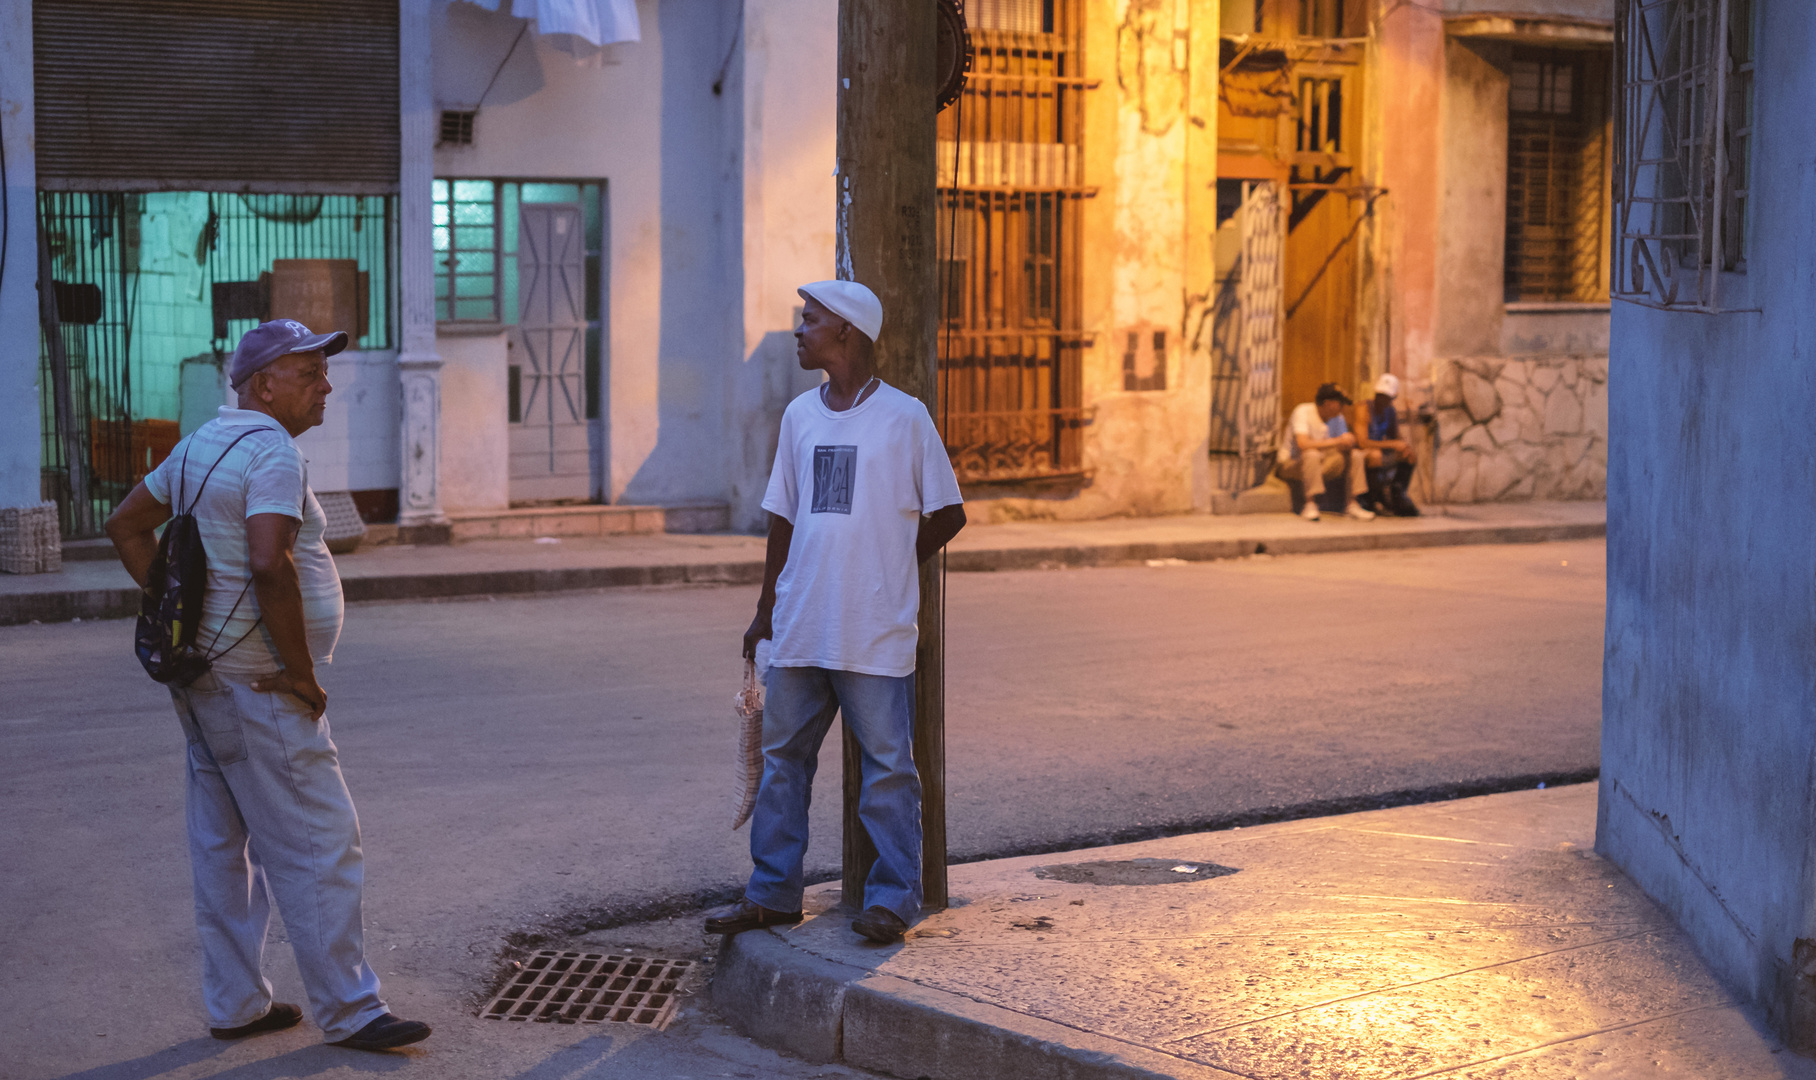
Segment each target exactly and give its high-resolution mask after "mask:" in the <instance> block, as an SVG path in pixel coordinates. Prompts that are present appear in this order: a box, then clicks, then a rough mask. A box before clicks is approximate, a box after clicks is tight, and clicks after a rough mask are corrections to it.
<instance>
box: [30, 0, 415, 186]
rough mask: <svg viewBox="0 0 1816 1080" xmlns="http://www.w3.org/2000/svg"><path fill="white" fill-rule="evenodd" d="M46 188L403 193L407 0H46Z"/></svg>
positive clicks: (42, 180)
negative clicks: (400, 62)
mask: <svg viewBox="0 0 1816 1080" xmlns="http://www.w3.org/2000/svg"><path fill="white" fill-rule="evenodd" d="M32 9H33V10H32V27H33V33H34V35H35V40H34V50H35V54H36V59H37V64H36V72H35V74H36V83H37V90H36V94H37V119H38V140H37V141H38V145H37V165H38V185H39V187H42V188H46V189H50V190H75V191H157V190H165V191H169V190H209V191H267V192H286V191H290V192H295V191H308V192H320V193H324V194H335V193H346V194H384V193H389V192H394V191H396V190H397V173H398V66H397V19H398V5H397V2H396V0H389V2H386V0H35V2H34V3H33V4H32Z"/></svg>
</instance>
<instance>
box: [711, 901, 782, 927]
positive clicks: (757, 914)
mask: <svg viewBox="0 0 1816 1080" xmlns="http://www.w3.org/2000/svg"><path fill="white" fill-rule="evenodd" d="M800 921H801V913H800V912H798V911H771V910H769V909H768V908H766V907H764V906H763V905H761V904H756V903H752V902H751V901H749V900H740V901H738V902H737V903H735V904H727V905H725V906H724V907H722V908H714V909H713V910H711V911H709V912H707V913H706V932H707V933H709V934H742V933H743V932H744V931H746V930H761V929H762V928H763V927H765V926H788V925H790V924H792V923H798V922H800Z"/></svg>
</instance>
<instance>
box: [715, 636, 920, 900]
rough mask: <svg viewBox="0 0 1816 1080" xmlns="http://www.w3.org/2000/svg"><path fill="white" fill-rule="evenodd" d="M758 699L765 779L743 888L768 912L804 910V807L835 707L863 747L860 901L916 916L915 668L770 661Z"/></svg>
mask: <svg viewBox="0 0 1816 1080" xmlns="http://www.w3.org/2000/svg"><path fill="white" fill-rule="evenodd" d="M765 687H766V690H767V696H766V697H765V699H764V703H763V786H762V787H761V788H759V789H758V791H757V807H756V810H755V812H754V813H753V814H752V816H751V822H750V858H751V861H752V862H753V863H755V864H756V865H755V868H754V869H753V870H752V871H751V875H750V885H749V886H748V887H746V888H745V890H744V895H745V896H746V897H747V898H748V899H750V900H751V901H752V902H754V903H758V904H761V905H763V906H764V907H766V908H769V909H771V910H772V911H799V910H801V893H802V883H801V863H802V861H803V860H804V859H805V858H806V856H807V808H808V805H809V804H810V803H811V802H812V801H813V774H814V770H815V769H816V768H817V767H818V764H819V752H820V744H821V743H822V742H824V741H825V739H826V732H827V730H828V729H829V728H830V727H831V726H832V718H833V715H834V714H835V713H842V714H843V716H844V721H845V725H846V726H847V727H848V728H849V729H850V730H851V733H852V734H853V735H855V736H856V737H857V741H858V746H859V748H860V749H861V750H862V751H863V755H862V757H863V786H862V788H861V790H860V793H859V795H858V817H859V818H860V819H861V820H862V821H863V822H864V829H865V831H866V832H868V833H869V834H870V839H871V842H872V843H873V844H875V845H876V851H877V859H876V864H875V865H874V866H872V867H871V869H870V877H869V878H868V879H867V880H866V881H865V883H864V905H863V906H864V907H867V908H868V907H885V908H888V909H889V910H890V911H893V912H895V913H896V914H897V915H900V916H901V917H902V919H903V920H904V921H906V922H913V921H914V920H915V919H916V918H917V917H919V915H920V911H921V778H920V774H919V773H917V772H916V771H915V769H914V676H913V675H904V676H902V677H901V678H890V677H888V676H884V675H860V674H858V673H857V672H855V671H832V670H828V669H826V668H815V667H772V668H770V669H769V676H768V678H767V680H766V681H765Z"/></svg>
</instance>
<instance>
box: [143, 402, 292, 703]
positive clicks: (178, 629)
mask: <svg viewBox="0 0 1816 1080" xmlns="http://www.w3.org/2000/svg"><path fill="white" fill-rule="evenodd" d="M263 430H264V429H263V428H253V429H252V430H251V431H245V432H241V433H240V435H239V437H238V438H236V439H234V440H233V441H232V442H230V443H228V444H227V449H225V450H223V451H221V456H220V457H218V458H216V459H215V461H214V464H213V465H210V466H209V467H208V474H207V475H206V476H204V477H202V484H201V486H200V487H198V488H197V489H196V493H195V498H193V499H190V500H189V501H188V505H184V494H186V492H187V486H188V485H187V480H188V468H189V449H188V448H187V447H185V448H184V450H183V468H182V469H180V470H178V477H179V484H180V485H181V486H180V487H179V494H178V495H177V498H176V499H175V501H174V508H175V509H176V513H175V514H174V515H173V516H172V517H171V519H170V521H169V522H168V523H167V524H166V525H165V526H164V535H163V537H162V538H161V539H160V540H159V541H158V553H157V554H156V555H155V556H153V557H152V560H151V570H150V572H149V573H147V574H146V575H145V595H144V597H143V599H141V600H140V601H139V627H138V630H137V632H136V633H134V635H133V646H134V649H135V651H137V652H138V654H139V663H141V664H143V665H145V671H146V673H147V674H149V675H150V676H151V677H152V678H154V679H156V680H157V681H159V682H161V683H169V684H171V685H173V686H188V685H189V684H190V683H192V682H195V681H196V680H197V679H199V678H201V677H202V676H203V675H206V674H208V671H209V669H210V668H211V667H213V666H214V662H215V661H216V660H219V659H220V658H221V657H222V656H224V655H226V654H227V653H229V652H231V651H233V649H234V648H235V647H236V646H238V645H239V643H240V642H241V641H245V640H246V638H247V637H249V636H250V635H251V634H252V631H253V630H256V629H258V625H259V624H258V622H254V623H253V624H252V627H251V629H249V630H247V631H246V633H244V634H241V635H240V637H239V641H235V642H234V643H233V644H232V645H229V646H227V647H226V648H225V649H222V650H221V651H220V652H218V653H217V652H212V651H211V650H212V649H213V648H214V645H215V644H216V643H217V642H219V641H220V639H221V633H220V631H219V630H217V631H215V635H214V641H211V642H209V643H208V648H207V649H198V648H196V644H195V638H196V629H197V627H199V626H200V625H201V622H202V599H203V597H204V595H205V594H206V593H207V591H208V553H207V551H206V550H204V549H203V547H202V530H201V527H200V526H198V525H197V524H196V520H195V507H196V503H198V502H201V501H202V492H203V491H206V490H207V489H208V481H209V480H210V479H212V478H213V476H214V470H216V469H218V468H220V467H221V462H223V461H225V460H226V459H227V455H228V454H230V453H232V452H233V448H234V447H236V446H238V445H239V444H240V439H244V438H245V437H246V436H248V435H251V434H252V433H253V432H254V431H263ZM251 588H252V582H251V581H250V580H248V581H247V582H246V588H244V589H241V590H240V595H239V599H238V600H235V601H234V602H233V609H232V610H231V611H229V612H228V613H227V618H226V619H223V620H222V621H221V626H222V628H223V629H224V628H225V627H226V625H227V623H229V622H231V621H233V616H234V613H235V612H237V611H239V610H240V601H241V600H244V599H246V592H247V590H249V589H251ZM261 621H262V617H261Z"/></svg>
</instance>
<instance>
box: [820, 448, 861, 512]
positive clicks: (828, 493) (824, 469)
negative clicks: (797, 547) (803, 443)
mask: <svg viewBox="0 0 1816 1080" xmlns="http://www.w3.org/2000/svg"><path fill="white" fill-rule="evenodd" d="M857 469H858V448H857V447H855V446H816V447H814V448H813V513H816V514H849V513H851V488H852V485H853V484H855V483H856V482H857Z"/></svg>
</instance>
